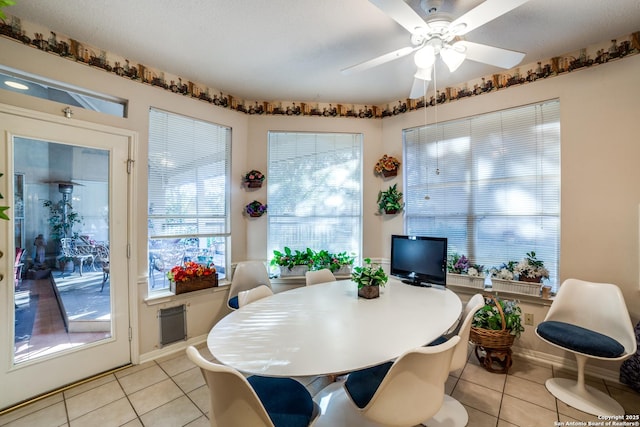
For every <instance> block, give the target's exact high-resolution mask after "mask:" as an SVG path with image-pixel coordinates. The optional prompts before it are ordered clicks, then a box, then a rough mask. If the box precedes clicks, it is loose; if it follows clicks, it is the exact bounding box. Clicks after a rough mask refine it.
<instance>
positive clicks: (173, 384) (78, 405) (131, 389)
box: [0, 345, 640, 427]
mask: <svg viewBox="0 0 640 427" xmlns="http://www.w3.org/2000/svg"><path fill="white" fill-rule="evenodd" d="M200 351H201V352H202V354H203V355H205V357H207V358H208V359H213V357H212V356H211V354H210V353H209V351H208V350H207V349H206V346H205V345H202V346H200ZM552 375H556V376H563V377H567V376H568V377H572V375H571V373H566V372H562V371H557V370H554V369H552V368H551V367H548V366H541V365H537V364H533V363H531V362H528V361H526V360H524V359H520V358H517V357H516V358H514V363H513V366H512V367H511V369H510V371H509V374H508V375H507V374H495V373H489V372H487V371H486V370H484V368H482V367H480V366H479V365H478V363H477V361H476V359H475V356H474V355H473V354H471V356H470V358H469V361H468V362H467V364H466V366H465V367H464V368H463V369H462V370H461V371H456V372H454V373H452V375H451V376H450V377H449V380H448V382H447V392H448V393H450V394H452V396H453V397H454V398H456V399H458V400H459V401H460V402H462V403H463V404H464V406H465V407H466V408H467V411H468V413H469V424H468V425H469V427H485V426H493V427H510V426H522V427H537V426H540V427H549V426H554V425H557V424H554V423H557V422H565V423H566V422H569V421H574V422H575V421H581V422H584V423H588V421H597V418H596V417H594V416H592V415H588V414H585V413H582V412H580V411H577V410H575V409H573V408H571V407H569V406H567V405H565V404H564V403H562V402H560V401H557V400H556V399H555V398H554V397H552V396H551V395H550V394H549V393H548V392H547V391H546V389H545V387H544V381H545V380H546V379H547V378H549V377H551V376H552ZM301 381H302V382H303V383H305V385H306V386H307V388H308V389H309V390H310V392H311V394H312V395H313V394H315V393H317V392H318V391H319V390H320V389H321V388H322V387H323V386H324V385H326V379H325V378H315V379H314V378H305V379H302V380H301ZM589 383H590V384H591V385H593V386H595V387H598V388H600V389H602V390H604V391H607V392H608V393H609V394H610V395H612V396H613V397H614V398H615V399H616V400H618V402H620V403H621V404H622V405H623V406H624V408H625V410H626V412H627V414H640V394H638V393H636V392H634V391H632V390H631V389H630V388H628V387H625V386H623V385H620V384H614V383H610V382H608V381H603V380H597V379H589ZM208 393H209V392H208V389H207V387H206V385H205V383H204V379H203V378H202V375H201V373H200V371H199V369H198V368H196V367H195V366H194V365H193V364H192V363H191V362H190V361H189V360H188V359H187V357H186V354H185V353H183V352H180V353H178V354H174V355H170V356H167V357H164V358H161V359H158V360H156V361H152V362H148V363H145V364H143V365H138V366H133V367H130V368H126V369H124V370H122V371H119V372H116V373H115V374H110V375H108V376H105V377H103V378H100V379H96V380H93V381H90V382H88V383H85V384H82V385H79V386H76V387H73V388H71V389H69V390H67V391H64V392H60V393H57V394H55V395H53V396H50V397H48V398H46V399H44V400H41V401H38V402H35V403H32V404H30V405H28V406H25V407H22V408H20V409H17V410H15V411H13V412H9V413H7V414H4V415H2V416H0V426H11V427H16V426H29V427H58V426H71V427H74V426H91V427H93V426H100V427H103V426H127V427H129V426H170V427H177V426H189V427H197V426H209V420H208V418H207V414H208V411H209V402H208V399H209V396H208ZM565 425H567V424H565ZM574 425H580V424H574ZM585 425H586V424H585ZM248 427H250V426H248Z"/></svg>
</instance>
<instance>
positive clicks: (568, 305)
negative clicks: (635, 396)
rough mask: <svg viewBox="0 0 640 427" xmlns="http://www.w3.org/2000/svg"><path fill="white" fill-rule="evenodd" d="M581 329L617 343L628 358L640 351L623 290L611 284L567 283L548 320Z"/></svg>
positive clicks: (552, 304)
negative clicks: (629, 355)
mask: <svg viewBox="0 0 640 427" xmlns="http://www.w3.org/2000/svg"><path fill="white" fill-rule="evenodd" d="M544 320H545V321H547V320H555V321H558V322H565V323H569V324H572V325H577V326H581V327H583V328H586V329H590V330H592V331H595V332H599V333H601V334H603V335H606V336H608V337H611V338H613V339H615V340H617V341H618V342H619V343H620V344H622V346H623V347H624V350H625V353H626V354H633V353H635V352H636V351H637V343H636V337H635V334H634V332H633V324H632V323H631V318H630V317H629V311H628V310H627V304H626V303H625V301H624V297H623V295H622V292H621V291H620V288H619V287H617V286H616V285H613V284H611V283H595V282H587V281H584V280H579V279H567V280H565V281H564V282H563V283H562V285H560V290H559V291H558V294H557V295H556V298H555V300H554V301H553V303H551V307H550V308H549V312H548V313H547V316H546V317H545V319H544Z"/></svg>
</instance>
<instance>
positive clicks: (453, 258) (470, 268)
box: [447, 253, 484, 289]
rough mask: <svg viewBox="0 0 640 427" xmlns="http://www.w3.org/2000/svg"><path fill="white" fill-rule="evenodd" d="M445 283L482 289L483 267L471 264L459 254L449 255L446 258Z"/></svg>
mask: <svg viewBox="0 0 640 427" xmlns="http://www.w3.org/2000/svg"><path fill="white" fill-rule="evenodd" d="M447 283H451V284H453V285H460V286H466V287H471V288H476V289H484V266H483V265H479V264H472V263H471V261H470V260H469V258H467V257H466V256H464V255H460V254H459V253H454V254H451V255H449V257H448V258H447Z"/></svg>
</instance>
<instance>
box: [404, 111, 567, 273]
mask: <svg viewBox="0 0 640 427" xmlns="http://www.w3.org/2000/svg"><path fill="white" fill-rule="evenodd" d="M404 158H405V165H406V168H405V199H406V208H405V231H406V232H407V233H408V234H417V235H432V236H444V237H447V238H448V239H449V252H450V253H459V254H464V255H466V256H467V257H469V258H470V259H471V261H472V262H473V263H477V264H481V265H484V266H485V268H490V267H497V266H500V265H501V264H502V263H506V262H508V261H520V260H521V259H523V258H524V257H525V254H526V253H527V252H530V251H535V252H536V255H537V257H538V259H541V260H543V261H544V265H545V267H547V269H548V270H549V272H550V283H551V284H555V283H556V281H557V279H558V265H559V252H560V102H559V101H557V100H552V101H548V102H543V103H539V104H535V105H527V106H523V107H518V108H513V109H509V110H504V111H499V112H493V113H489V114H484V115H481V116H475V117H470V118H465V119H461V120H455V121H451V122H446V123H438V124H437V125H435V124H434V125H429V126H423V127H417V128H412V129H407V130H405V131H404Z"/></svg>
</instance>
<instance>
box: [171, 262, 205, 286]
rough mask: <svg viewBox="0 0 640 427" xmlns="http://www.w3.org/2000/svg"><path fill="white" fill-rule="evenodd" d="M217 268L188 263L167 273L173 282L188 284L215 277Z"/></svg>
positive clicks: (177, 266)
mask: <svg viewBox="0 0 640 427" xmlns="http://www.w3.org/2000/svg"><path fill="white" fill-rule="evenodd" d="M215 274H216V268H215V267H214V266H213V265H208V266H205V265H202V264H198V263H197V262H193V261H187V262H185V263H184V266H182V265H176V266H175V267H173V268H172V269H171V270H169V272H168V273H167V278H168V279H169V280H170V281H172V282H176V283H179V282H188V281H189V280H194V279H199V278H201V277H209V276H215Z"/></svg>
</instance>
